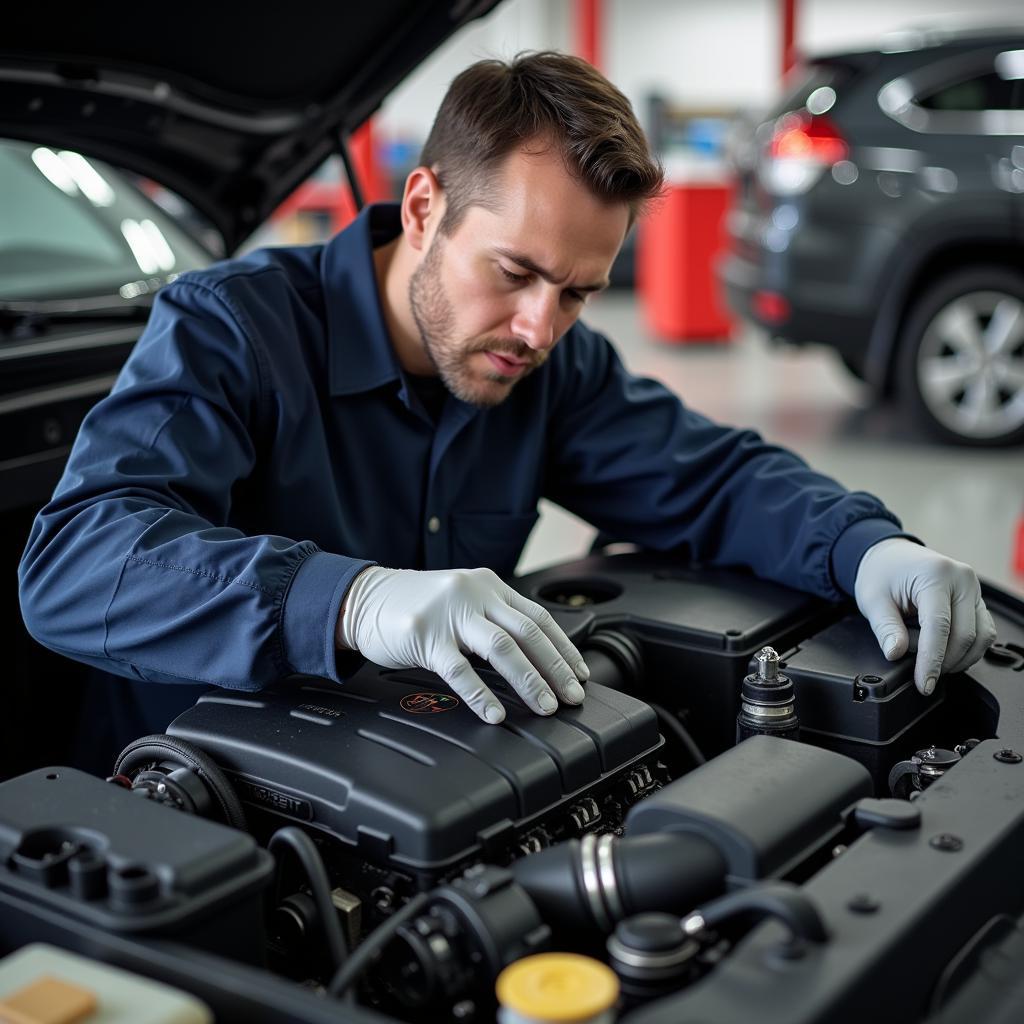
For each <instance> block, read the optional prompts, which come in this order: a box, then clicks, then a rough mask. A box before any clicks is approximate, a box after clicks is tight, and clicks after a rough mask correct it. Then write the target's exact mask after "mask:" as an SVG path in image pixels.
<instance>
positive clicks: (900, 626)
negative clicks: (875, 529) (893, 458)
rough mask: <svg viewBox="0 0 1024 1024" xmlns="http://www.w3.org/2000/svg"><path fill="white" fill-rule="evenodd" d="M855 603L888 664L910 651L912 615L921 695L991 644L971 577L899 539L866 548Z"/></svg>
mask: <svg viewBox="0 0 1024 1024" xmlns="http://www.w3.org/2000/svg"><path fill="white" fill-rule="evenodd" d="M853 596H854V597H855V598H856V601H857V607H858V608H859V609H860V610H861V613H862V614H863V615H864V617H865V618H866V619H867V620H868V622H870V623H871V628H872V630H874V633H875V636H876V638H877V639H878V644H879V646H880V647H881V648H882V652H883V653H884V654H885V656H886V658H888V659H889V661H895V660H896V659H897V658H902V657H903V655H904V654H906V653H907V650H908V649H910V647H911V637H910V634H909V632H908V630H907V626H906V624H905V623H904V621H903V616H904V615H907V614H909V613H910V612H912V611H914V610H916V611H917V618H918V622H919V623H920V630H921V632H920V637H919V638H918V641H917V661H916V662H915V665H914V683H915V685H916V686H917V688H918V689H919V690H920V691H921V693H923V694H924V695H925V696H928V695H929V694H931V692H932V691H933V690H934V689H935V682H936V680H937V679H938V677H939V673H940V672H962V671H963V670H964V669H966V668H969V667H970V666H971V665H973V664H974V663H975V662H976V661H978V659H979V658H981V656H982V655H983V654H984V653H985V651H986V650H988V648H989V647H991V646H992V644H993V643H994V641H995V638H996V627H995V623H993V621H992V616H991V615H990V614H989V610H988V609H987V608H986V607H985V602H984V601H983V600H982V599H981V585H980V584H979V583H978V577H977V576H976V575H975V572H974V570H973V569H972V568H971V567H970V566H969V565H964V564H963V562H955V561H953V559H951V558H946V557H945V555H940V554H939V553H938V552H937V551H932V550H931V549H930V548H926V547H922V546H921V545H920V544H915V543H914V542H913V541H909V540H907V539H906V538H903V537H890V538H888V539H887V540H883V541H879V542H878V543H877V544H874V545H872V546H871V547H870V548H868V550H867V551H866V552H865V553H864V557H863V558H862V559H861V562H860V566H859V567H858V568H857V578H856V580H855V581H854V584H853Z"/></svg>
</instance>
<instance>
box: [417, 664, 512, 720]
mask: <svg viewBox="0 0 1024 1024" xmlns="http://www.w3.org/2000/svg"><path fill="white" fill-rule="evenodd" d="M429 667H430V670H431V671H432V672H436V673H437V674H438V675H439V676H440V677H441V678H442V679H443V680H444V681H445V682H446V683H447V684H448V686H449V688H450V689H451V691H452V693H456V694H458V695H459V696H460V697H461V698H462V699H463V700H464V701H465V702H466V704H467V706H468V707H469V709H470V710H471V711H473V712H474V714H476V715H477V717H478V718H482V719H483V720H484V721H485V722H487V723H488V724H490V725H497V724H498V723H499V722H503V721H504V720H505V709H504V708H503V707H502V706H501V703H500V702H499V701H498V698H497V697H495V696H494V693H493V692H492V691H491V690H490V688H489V687H488V686H487V684H486V683H484V681H483V680H482V679H481V678H480V677H479V676H478V675H477V674H476V672H475V671H474V670H473V666H472V665H470V663H469V662H468V661H467V660H466V659H465V658H464V657H463V656H462V655H461V654H460V653H458V652H456V653H455V654H454V655H452V656H451V658H450V660H449V661H447V662H446V663H444V664H441V665H432V666H429Z"/></svg>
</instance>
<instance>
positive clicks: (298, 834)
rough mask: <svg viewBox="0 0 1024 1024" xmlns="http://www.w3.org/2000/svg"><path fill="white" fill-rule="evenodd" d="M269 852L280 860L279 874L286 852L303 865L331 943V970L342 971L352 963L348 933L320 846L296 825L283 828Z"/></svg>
mask: <svg viewBox="0 0 1024 1024" xmlns="http://www.w3.org/2000/svg"><path fill="white" fill-rule="evenodd" d="M267 849H268V850H269V851H270V852H271V853H272V854H273V855H274V857H275V858H276V859H277V861H278V870H279V871H280V868H281V854H282V853H283V852H284V851H285V850H291V852H292V853H294V854H295V856H296V858H297V859H298V861H299V863H300V864H301V865H302V870H303V871H304V872H305V873H306V880H307V881H308V882H309V889H310V892H311V893H312V894H313V902H314V903H315V904H316V912H317V914H318V915H319V917H320V927H321V928H322V929H323V932H324V938H325V939H326V940H327V951H328V953H329V954H330V957H331V969H332V970H333V971H337V970H339V969H340V968H341V967H342V966H343V965H344V963H345V961H346V960H347V959H348V943H347V942H346V941H345V933H344V932H343V931H342V930H341V922H340V921H339V920H338V912H337V911H336V910H335V909H334V902H333V901H332V900H331V883H330V881H329V880H328V878H327V870H326V868H324V862H323V860H322V859H321V857H320V851H319V850H318V849H317V848H316V843H314V842H313V840H312V839H310V838H309V836H307V835H306V833H305V832H303V831H302V829H299V828H296V827H295V826H294V825H286V826H285V827H284V828H279V829H278V830H277V831H276V832H275V833H274V834H273V835H272V836H271V837H270V842H269V843H267Z"/></svg>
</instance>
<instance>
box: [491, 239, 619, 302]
mask: <svg viewBox="0 0 1024 1024" xmlns="http://www.w3.org/2000/svg"><path fill="white" fill-rule="evenodd" d="M494 251H495V252H496V253H497V254H498V255H499V256H504V257H505V259H508V260H511V261H512V262H513V263H516V264H518V265H519V266H520V267H522V268H523V269H524V270H528V271H530V273H531V274H536V275H537V276H538V277H540V278H543V279H544V280H545V281H547V282H548V284H562V280H564V278H563V279H562V280H559V278H557V277H555V275H554V274H552V273H551V271H550V270H545V269H544V267H542V266H540V265H539V264H538V263H535V262H534V261H533V260H531V259H530V257H529V256H527V255H526V254H525V253H521V252H516V251H515V250H514V249H505V248H502V247H501V246H496V247H495V249H494ZM610 283H611V282H610V281H607V280H605V281H598V282H596V283H595V284H574V285H573V286H572V287H573V291H577V292H600V291H603V290H604V289H605V288H607V287H608V285H609V284H610Z"/></svg>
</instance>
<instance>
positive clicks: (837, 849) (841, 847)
mask: <svg viewBox="0 0 1024 1024" xmlns="http://www.w3.org/2000/svg"><path fill="white" fill-rule="evenodd" d="M847 849H848V847H847V846H846V845H845V844H843V843H839V844H838V845H837V846H833V847H832V856H833V858H835V857H841V856H842V855H843V854H844V853H846V851H847Z"/></svg>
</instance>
